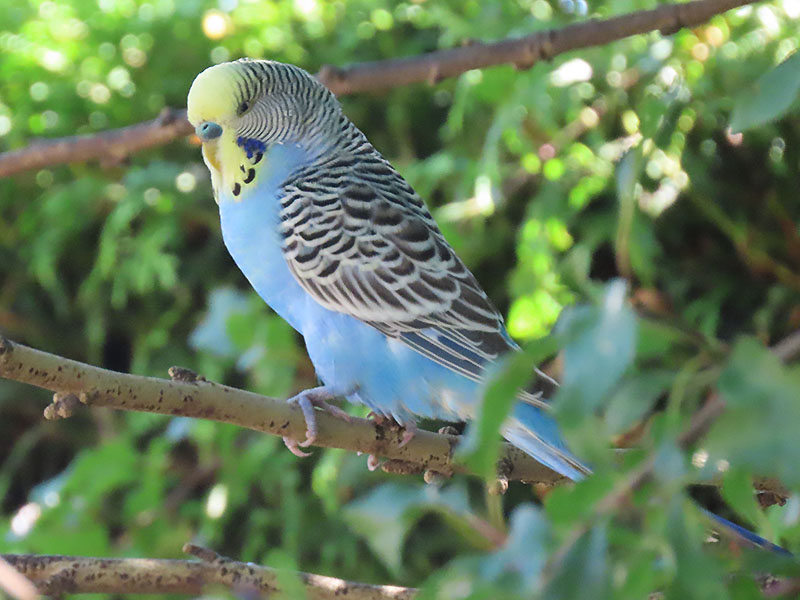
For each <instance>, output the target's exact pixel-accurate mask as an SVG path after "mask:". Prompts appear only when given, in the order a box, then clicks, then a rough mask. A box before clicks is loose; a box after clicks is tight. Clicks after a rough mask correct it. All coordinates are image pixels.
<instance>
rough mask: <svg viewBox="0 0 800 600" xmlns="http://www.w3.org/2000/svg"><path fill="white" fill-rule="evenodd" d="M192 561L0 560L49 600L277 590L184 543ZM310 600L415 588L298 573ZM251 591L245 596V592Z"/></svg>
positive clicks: (271, 577) (373, 599)
mask: <svg viewBox="0 0 800 600" xmlns="http://www.w3.org/2000/svg"><path fill="white" fill-rule="evenodd" d="M183 551H184V552H186V553H188V554H193V555H195V556H197V557H199V558H200V559H201V560H200V561H194V560H167V559H150V558H147V559H144V558H91V557H83V556H57V555H56V556H53V555H34V554H3V555H0V556H2V558H4V559H5V560H6V561H8V562H9V563H10V564H11V565H12V566H13V567H15V568H16V569H17V570H18V571H19V572H20V573H22V574H23V575H25V576H27V577H28V579H30V580H31V581H33V582H34V583H35V584H36V585H37V587H38V589H39V591H40V592H41V593H43V594H48V595H51V596H59V595H61V594H64V593H71V594H192V595H200V594H202V593H203V592H204V591H205V589H206V587H207V586H209V585H217V586H220V585H221V586H224V587H226V588H228V589H230V590H232V591H233V592H235V593H237V595H238V596H241V597H251V595H252V592H254V591H255V592H258V593H260V594H263V595H264V596H270V595H272V594H274V593H275V592H277V591H278V590H279V586H278V581H279V578H278V571H276V570H275V569H272V568H270V567H263V566H259V565H255V564H253V563H244V562H238V561H234V560H231V559H229V558H225V557H223V556H220V555H218V554H217V553H216V552H213V551H212V550H208V549H206V548H201V547H199V546H195V545H194V544H186V545H185V546H184V547H183ZM297 576H298V577H299V579H300V581H301V582H302V583H303V585H304V587H305V590H306V595H307V597H308V598H309V600H331V599H333V598H340V597H346V598H348V599H349V600H411V598H414V597H415V596H416V594H417V590H415V589H414V588H405V587H398V586H393V585H371V584H367V583H357V582H353V581H345V580H344V579H339V578H337V577H326V576H324V575H314V574H311V573H297ZM247 592H249V594H248V593H247Z"/></svg>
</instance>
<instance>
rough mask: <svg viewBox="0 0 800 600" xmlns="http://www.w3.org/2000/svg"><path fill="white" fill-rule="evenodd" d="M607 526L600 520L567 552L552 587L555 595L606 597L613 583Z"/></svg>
mask: <svg viewBox="0 0 800 600" xmlns="http://www.w3.org/2000/svg"><path fill="white" fill-rule="evenodd" d="M607 553H608V533H607V525H606V524H605V523H600V524H598V525H595V526H594V527H592V528H591V529H590V530H589V531H587V532H586V533H584V534H583V535H582V536H581V537H580V538H578V540H576V541H575V543H574V544H573V545H572V547H571V548H570V549H569V551H568V552H567V554H566V556H565V557H564V560H563V562H562V564H561V568H560V569H559V570H558V571H557V572H556V573H555V575H554V577H553V581H552V582H551V584H550V586H549V587H548V592H550V594H549V596H551V597H553V598H585V597H587V591H589V590H591V597H592V598H593V599H597V600H599V599H601V598H606V597H608V595H609V592H610V589H611V585H610V581H611V573H610V572H609V565H608V556H607Z"/></svg>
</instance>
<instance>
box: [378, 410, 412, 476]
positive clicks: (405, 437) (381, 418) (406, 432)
mask: <svg viewBox="0 0 800 600" xmlns="http://www.w3.org/2000/svg"><path fill="white" fill-rule="evenodd" d="M367 418H368V419H369V420H371V421H374V422H375V425H377V426H378V427H386V428H389V429H393V430H395V431H401V430H402V432H403V434H402V437H401V438H400V444H399V446H400V448H402V447H403V446H405V445H406V444H408V443H409V442H410V441H411V440H413V439H414V436H416V435H417V431H419V429H418V428H417V424H416V423H415V422H413V421H411V422H409V423H408V424H407V425H403V424H401V423H398V422H397V420H395V419H394V418H392V417H388V416H386V415H382V414H379V413H376V412H375V411H374V410H371V411H370V412H369V414H368V415H367ZM379 466H380V459H379V458H378V457H377V456H376V455H375V454H370V455H368V456H367V468H368V469H369V470H370V471H374V470H375V469H377V468H378V467H379Z"/></svg>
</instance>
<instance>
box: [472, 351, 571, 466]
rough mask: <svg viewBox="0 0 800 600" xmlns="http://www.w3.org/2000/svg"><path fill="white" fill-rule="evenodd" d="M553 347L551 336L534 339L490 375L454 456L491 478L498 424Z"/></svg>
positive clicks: (498, 452) (497, 439)
mask: <svg viewBox="0 0 800 600" xmlns="http://www.w3.org/2000/svg"><path fill="white" fill-rule="evenodd" d="M555 350H556V340H555V339H554V338H552V337H548V338H544V339H541V340H536V341H535V342H532V343H531V344H529V346H528V347H527V348H526V349H525V350H524V351H522V352H515V353H511V354H510V355H509V356H508V357H507V359H506V360H505V361H504V362H503V363H502V366H501V367H500V368H499V369H497V370H496V371H497V372H496V373H495V374H494V375H493V376H491V379H490V381H489V384H488V385H487V386H486V391H485V392H484V394H483V398H482V400H481V402H480V404H479V406H478V410H477V412H476V417H475V419H474V420H473V421H472V422H471V423H470V425H469V426H468V427H467V431H466V433H465V435H464V439H463V440H462V441H461V443H460V444H459V446H458V452H457V456H456V458H457V459H458V460H461V461H463V462H464V463H465V464H466V465H467V466H468V467H469V468H470V469H471V470H472V471H474V472H475V473H477V474H479V475H481V476H483V477H485V478H491V477H494V476H495V475H496V466H497V460H498V459H499V457H500V443H501V439H500V436H499V431H500V426H501V425H502V423H503V421H505V419H506V417H507V416H508V413H509V412H510V411H511V408H512V406H513V405H514V402H515V400H516V398H517V394H518V393H519V391H520V390H521V389H523V388H524V387H525V386H526V385H527V384H528V383H530V381H531V379H532V377H533V372H534V368H535V366H536V365H537V364H539V363H541V362H542V361H543V360H544V358H545V357H546V356H549V355H551V354H552V353H554V352H555Z"/></svg>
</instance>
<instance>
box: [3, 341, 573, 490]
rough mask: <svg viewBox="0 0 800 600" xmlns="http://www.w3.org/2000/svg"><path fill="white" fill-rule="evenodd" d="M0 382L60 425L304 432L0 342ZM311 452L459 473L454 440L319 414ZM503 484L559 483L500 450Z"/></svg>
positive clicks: (279, 404) (509, 450)
mask: <svg viewBox="0 0 800 600" xmlns="http://www.w3.org/2000/svg"><path fill="white" fill-rule="evenodd" d="M0 377H2V378H5V379H12V380H15V381H20V382H23V383H29V384H31V385H35V386H38V387H40V388H44V389H46V390H51V391H53V392H56V396H55V402H54V404H53V405H51V406H49V407H48V408H47V410H46V411H45V415H46V416H47V417H48V418H60V417H68V416H70V414H71V413H72V411H74V410H75V408H76V407H78V406H80V405H81V404H87V405H91V406H106V407H110V408H115V409H120V410H131V411H139V412H151V413H158V414H163V415H175V416H178V415H180V416H185V417H194V418H200V419H210V420H212V421H220V422H223V423H233V424H234V425H239V426H241V427H247V428H248V429H253V430H256V431H261V432H264V433H270V434H272V435H279V436H282V437H283V436H287V437H290V438H294V439H297V440H302V439H305V430H306V424H305V420H304V418H303V414H302V412H301V411H300V409H299V407H298V406H297V405H295V404H290V403H287V402H286V401H285V400H280V399H275V398H268V397H266V396H260V395H258V394H254V393H252V392H247V391H244V390H239V389H236V388H232V387H228V386H225V385H220V384H217V383H213V382H210V381H205V380H202V379H198V380H196V381H178V380H172V381H169V380H166V379H159V378H155V377H143V376H139V375H128V374H124V373H117V372H114V371H108V370H106V369H101V368H99V367H94V366H91V365H86V364H83V363H80V362H77V361H74V360H69V359H67V358H63V357H61V356H56V355H55V354H49V353H47V352H42V351H41V350H35V349H33V348H29V347H27V346H23V345H21V344H16V343H12V342H10V341H8V340H6V339H4V338H3V337H2V336H0ZM317 422H318V425H319V433H318V435H317V440H316V442H315V445H317V446H323V447H328V448H342V449H344V450H350V451H352V452H362V453H364V454H374V455H376V456H383V457H386V458H389V459H392V460H391V461H390V462H389V467H390V468H391V467H394V466H397V465H398V464H399V465H406V469H405V472H411V471H410V470H409V468H410V467H412V466H413V467H414V469H412V470H416V471H417V472H421V471H423V470H431V471H436V472H440V473H452V472H453V471H457V470H460V468H459V466H458V465H457V464H455V463H454V462H453V460H452V452H453V448H454V446H455V444H456V443H457V440H458V438H457V437H456V436H451V435H442V434H438V433H432V432H428V431H419V432H418V433H417V435H415V436H414V438H413V439H412V440H411V441H410V442H408V443H407V444H405V445H403V444H402V441H403V440H402V431H398V430H396V429H393V428H391V427H386V426H380V425H376V424H375V423H374V422H372V421H369V420H367V419H357V418H353V419H352V422H350V423H347V422H345V421H344V420H342V419H339V418H336V417H334V416H332V415H330V414H328V413H327V412H318V413H317ZM503 456H504V458H505V459H506V460H507V461H508V465H509V466H510V471H509V472H508V473H507V478H508V479H510V480H523V481H532V482H543V483H555V482H558V481H560V480H562V479H563V478H562V477H561V475H559V474H557V473H555V472H554V471H551V470H550V469H548V468H547V467H545V466H543V465H541V464H539V463H538V462H536V461H535V460H533V459H532V458H531V457H529V456H528V455H527V454H525V453H524V452H522V451H521V450H519V449H517V448H515V447H514V446H511V445H510V444H506V445H505V450H504V453H503Z"/></svg>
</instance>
